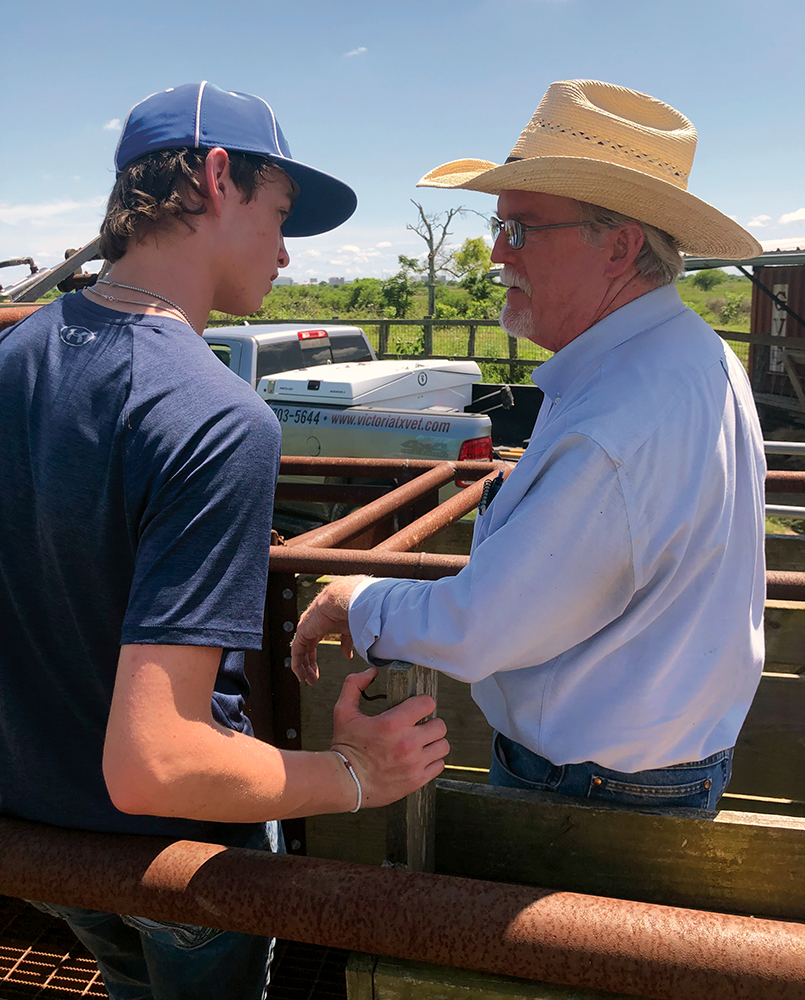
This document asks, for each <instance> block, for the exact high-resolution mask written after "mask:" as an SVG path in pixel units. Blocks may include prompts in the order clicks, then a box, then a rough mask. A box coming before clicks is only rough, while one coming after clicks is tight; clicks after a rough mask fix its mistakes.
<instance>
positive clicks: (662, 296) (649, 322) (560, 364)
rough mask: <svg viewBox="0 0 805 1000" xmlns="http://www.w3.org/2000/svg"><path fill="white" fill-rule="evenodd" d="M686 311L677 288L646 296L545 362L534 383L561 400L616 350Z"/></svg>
mask: <svg viewBox="0 0 805 1000" xmlns="http://www.w3.org/2000/svg"><path fill="white" fill-rule="evenodd" d="M685 308H686V306H685V303H684V302H683V301H682V299H680V297H679V292H677V290H676V287H675V286H674V285H664V286H663V287H662V288H655V289H654V290H653V291H650V292H646V294H645V295H641V296H640V297H639V298H637V299H633V300H632V301H631V302H627V304H626V305H625V306H621V308H620V309H616V310H615V312H613V313H610V315H609V316H606V317H604V319H602V320H601V322H600V323H596V324H595V325H594V326H591V327H590V329H589V330H585V331H584V333H582V334H581V335H580V336H578V337H576V339H575V340H571V341H570V343H569V344H567V345H566V346H565V347H563V348H562V350H561V351H557V352H556V354H554V356H553V357H552V358H549V359H548V360H547V361H545V362H543V363H542V364H541V365H540V366H539V368H537V369H536V370H535V371H534V373H533V375H532V376H531V380H532V382H533V383H534V384H535V385H537V386H539V388H540V389H542V391H543V392H544V393H545V395H546V396H547V397H549V398H554V397H556V396H561V395H562V394H563V393H564V392H565V390H566V389H567V387H568V386H569V385H570V383H571V382H572V380H573V379H574V378H575V377H576V376H577V375H578V374H579V372H580V371H582V370H584V369H586V368H588V367H589V366H590V365H591V364H594V363H596V362H598V361H599V360H600V359H601V358H602V357H603V356H604V355H605V354H607V353H608V352H609V351H611V350H613V348H615V347H618V346H619V345H620V344H623V343H625V341H627V340H631V338H632V337H635V336H637V334H639V333H643V332H644V331H645V330H649V329H651V328H652V327H654V326H658V325H659V324H660V323H664V322H666V321H667V320H669V319H671V318H672V317H673V316H676V315H678V314H679V313H680V312H683V311H684V310H685Z"/></svg>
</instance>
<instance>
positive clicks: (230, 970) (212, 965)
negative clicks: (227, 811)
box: [31, 823, 284, 1000]
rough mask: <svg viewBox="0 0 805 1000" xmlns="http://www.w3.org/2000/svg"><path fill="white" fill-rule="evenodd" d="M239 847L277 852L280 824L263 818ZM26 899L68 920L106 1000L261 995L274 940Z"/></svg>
mask: <svg viewBox="0 0 805 1000" xmlns="http://www.w3.org/2000/svg"><path fill="white" fill-rule="evenodd" d="M246 847H247V848H249V849H250V850H258V851H259V850H273V851H275V852H277V851H284V846H283V844H282V833H281V831H280V830H279V825H278V824H276V823H269V824H266V829H265V831H260V833H259V834H258V835H256V836H255V837H253V838H252V839H251V840H250V841H249V842H248V844H246ZM31 902H33V901H32V900H31ZM33 905H34V906H36V907H37V909H40V910H42V911H43V912H45V913H49V914H50V915H51V916H55V917H60V918H61V919H62V920H66V921H67V923H68V924H69V925H70V927H71V928H72V930H73V933H74V934H75V935H76V937H77V938H78V939H79V941H81V943H82V944H83V945H84V946H85V947H86V948H88V949H89V951H91V952H92V954H93V955H94V956H95V959H96V961H97V962H98V968H99V969H100V971H101V975H102V976H103V981H104V985H105V986H106V990H107V992H108V994H109V996H110V998H111V1000H263V997H264V994H265V990H266V988H267V986H268V977H269V966H270V964H271V955H272V953H273V950H274V939H273V938H265V937H255V936H253V935H251V934H237V933H235V932H233V931H219V930H214V929H212V928H209V927H194V926H191V925H190V924H177V923H171V922H170V921H165V920H151V919H149V918H148V917H135V916H128V915H123V916H117V915H115V914H112V913H101V912H98V911H96V910H82V909H79V908H77V907H72V906H60V905H59V906H57V905H55V904H53V903H38V902H34V903H33Z"/></svg>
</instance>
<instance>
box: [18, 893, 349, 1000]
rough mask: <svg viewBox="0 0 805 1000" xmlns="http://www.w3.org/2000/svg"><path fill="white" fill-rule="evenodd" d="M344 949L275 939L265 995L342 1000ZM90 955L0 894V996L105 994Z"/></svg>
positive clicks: (32, 998)
mask: <svg viewBox="0 0 805 1000" xmlns="http://www.w3.org/2000/svg"><path fill="white" fill-rule="evenodd" d="M347 957H348V952H346V951H340V950H339V949H337V948H320V947H317V946H315V945H309V944H299V943H298V942H296V941H278V942H277V947H276V950H275V952H274V962H273V964H272V967H271V985H270V987H269V989H268V993H267V994H266V1000H346V996H347V988H346V977H345V972H344V970H345V968H346V964H347ZM106 996H107V993H106V990H105V988H104V985H103V981H102V980H101V977H100V974H99V973H98V967H97V965H96V964H95V959H94V958H93V957H92V955H90V953H89V952H88V951H87V950H86V949H85V948H84V947H83V945H82V944H81V943H80V942H79V941H77V940H76V938H75V937H74V936H73V934H72V932H71V931H70V928H69V927H68V926H67V925H66V924H65V923H64V922H63V921H61V920H58V919H56V918H55V917H50V916H48V915H47V914H45V913H41V912H40V911H39V910H35V909H34V908H33V907H32V906H29V905H28V904H27V903H25V902H23V901H22V900H20V899H10V898H9V897H7V896H0V998H2V1000H74V998H75V997H106Z"/></svg>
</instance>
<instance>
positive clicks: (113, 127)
mask: <svg viewBox="0 0 805 1000" xmlns="http://www.w3.org/2000/svg"><path fill="white" fill-rule="evenodd" d="M104 128H105V129H106V131H107V132H117V131H118V130H119V129H120V119H119V118H112V119H111V120H110V121H108V122H107V123H106V124H105V125H104Z"/></svg>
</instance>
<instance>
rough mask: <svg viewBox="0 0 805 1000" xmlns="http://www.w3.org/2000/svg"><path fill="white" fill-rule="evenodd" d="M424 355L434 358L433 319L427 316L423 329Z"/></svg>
mask: <svg viewBox="0 0 805 1000" xmlns="http://www.w3.org/2000/svg"><path fill="white" fill-rule="evenodd" d="M422 343H423V353H424V355H425V357H426V358H432V357H433V317H432V316H426V317H425V319H424V325H423V327H422Z"/></svg>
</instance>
